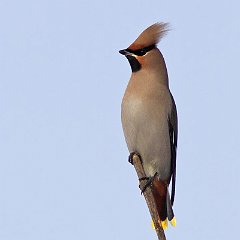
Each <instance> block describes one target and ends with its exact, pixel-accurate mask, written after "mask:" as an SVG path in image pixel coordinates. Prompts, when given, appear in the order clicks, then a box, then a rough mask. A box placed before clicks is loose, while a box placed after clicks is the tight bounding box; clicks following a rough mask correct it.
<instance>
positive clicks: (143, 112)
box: [119, 22, 178, 230]
mask: <svg viewBox="0 0 240 240" xmlns="http://www.w3.org/2000/svg"><path fill="white" fill-rule="evenodd" d="M168 31H169V24H168V23H163V22H158V23H155V24H153V25H151V26H150V27H148V28H146V29H145V30H144V31H143V32H142V33H141V34H140V35H139V36H138V37H137V39H136V40H135V41H134V42H133V43H132V44H131V45H130V46H129V47H128V48H126V49H123V50H120V51H119V53H120V54H122V55H124V56H125V57H126V58H127V60H128V62H129V64H130V67H131V71H132V73H131V77H130V80H129V82H128V85H127V88H126V90H125V93H124V96H123V99H122V104H121V121H122V127H123V132H124V136H125V140H126V143H127V147H128V150H129V152H130V155H129V161H130V162H131V163H132V157H133V155H134V154H137V155H138V156H139V157H140V159H141V161H142V165H143V169H144V171H145V174H146V178H147V183H146V185H145V187H144V189H142V192H143V191H145V190H146V188H147V187H151V189H152V193H153V196H154V200H155V203H156V208H157V211H158V215H159V217H160V219H159V220H158V221H159V223H161V225H162V227H163V229H164V230H165V229H166V228H167V226H168V221H169V222H170V223H171V224H172V225H173V226H176V218H175V215H174V212H173V203H174V197H175V183H176V152H177V140H178V117H177V108H176V104H175V101H174V98H173V96H172V93H171V91H170V89H169V80H168V72H167V67H166V63H165V60H164V58H163V55H162V53H161V51H160V50H159V48H158V47H157V44H158V43H159V42H160V40H161V39H162V38H163V37H164V36H165V35H166V33H167V32H168ZM170 184H171V197H170V193H169V191H170V190H169V189H170Z"/></svg>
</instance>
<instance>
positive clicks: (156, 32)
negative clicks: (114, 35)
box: [128, 22, 169, 50]
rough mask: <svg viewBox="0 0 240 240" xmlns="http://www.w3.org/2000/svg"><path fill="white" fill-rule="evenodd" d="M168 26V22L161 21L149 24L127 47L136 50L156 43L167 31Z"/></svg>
mask: <svg viewBox="0 0 240 240" xmlns="http://www.w3.org/2000/svg"><path fill="white" fill-rule="evenodd" d="M168 27H169V24H168V23H162V22H160V23H155V24H153V25H151V26H150V27H148V28H147V29H145V30H144V31H143V32H142V33H141V34H140V35H139V36H138V38H137V39H136V40H135V41H134V42H133V43H132V44H131V45H130V46H129V47H128V49H131V50H137V49H141V48H145V47H149V46H151V45H155V44H157V43H158V42H159V41H160V40H161V38H162V37H164V36H165V35H166V33H167V31H169V29H168Z"/></svg>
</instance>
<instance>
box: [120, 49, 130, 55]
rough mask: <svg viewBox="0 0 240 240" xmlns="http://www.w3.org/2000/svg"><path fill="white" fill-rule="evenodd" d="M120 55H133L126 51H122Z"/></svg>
mask: <svg viewBox="0 0 240 240" xmlns="http://www.w3.org/2000/svg"><path fill="white" fill-rule="evenodd" d="M119 53H121V54H122V55H125V56H126V55H130V54H131V53H130V52H128V51H127V50H126V49H123V50H120V51H119Z"/></svg>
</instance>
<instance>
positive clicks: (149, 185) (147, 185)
mask: <svg viewBox="0 0 240 240" xmlns="http://www.w3.org/2000/svg"><path fill="white" fill-rule="evenodd" d="M156 176H157V172H156V173H155V174H154V175H153V177H143V178H139V181H142V180H147V182H146V183H145V185H144V186H143V188H142V189H141V188H140V189H141V194H143V193H144V192H145V191H146V189H147V188H148V187H151V186H152V183H153V181H154V178H155V177H156ZM139 187H140V186H139Z"/></svg>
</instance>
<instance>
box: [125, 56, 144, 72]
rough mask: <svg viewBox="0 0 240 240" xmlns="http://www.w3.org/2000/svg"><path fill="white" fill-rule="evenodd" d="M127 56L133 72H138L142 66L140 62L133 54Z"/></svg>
mask: <svg viewBox="0 0 240 240" xmlns="http://www.w3.org/2000/svg"><path fill="white" fill-rule="evenodd" d="M126 58H127V59H128V61H129V63H130V66H131V69H132V72H137V71H139V70H140V69H141V68H142V66H141V64H140V62H139V61H138V60H137V59H136V58H135V57H133V56H131V55H127V56H126Z"/></svg>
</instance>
